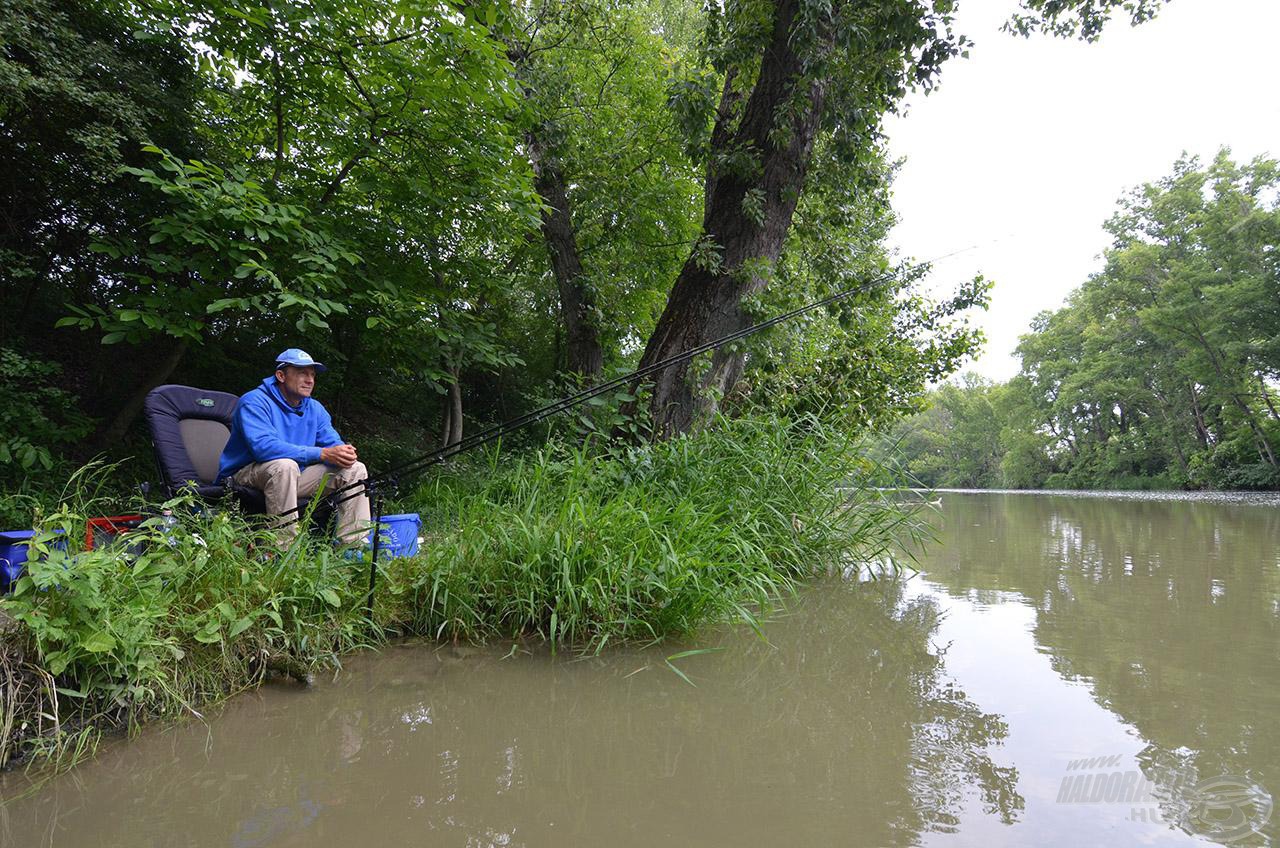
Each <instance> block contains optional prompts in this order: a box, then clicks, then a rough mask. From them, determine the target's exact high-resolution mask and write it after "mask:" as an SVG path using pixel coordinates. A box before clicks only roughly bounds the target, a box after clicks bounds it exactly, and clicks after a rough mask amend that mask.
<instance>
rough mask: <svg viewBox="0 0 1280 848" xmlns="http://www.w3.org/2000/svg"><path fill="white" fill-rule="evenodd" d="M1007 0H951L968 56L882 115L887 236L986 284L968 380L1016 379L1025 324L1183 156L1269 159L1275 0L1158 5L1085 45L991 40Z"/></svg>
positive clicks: (1080, 273)
mask: <svg viewBox="0 0 1280 848" xmlns="http://www.w3.org/2000/svg"><path fill="white" fill-rule="evenodd" d="M1015 6H1016V2H1015V0H961V2H960V9H959V12H958V23H959V27H958V28H959V30H960V32H962V33H964V34H965V35H967V36H968V37H969V38H970V39H971V40H973V41H974V42H975V45H974V47H973V49H972V51H971V52H970V55H969V58H968V59H955V60H953V61H952V62H951V63H950V64H949V65H947V66H945V67H944V68H943V71H942V85H941V87H940V88H939V89H938V90H937V91H935V92H934V93H933V94H932V95H930V96H928V97H923V96H915V97H912V98H911V107H910V109H909V110H908V112H907V114H906V115H905V117H895V118H891V119H890V120H889V122H888V127H887V129H888V134H889V138H890V145H889V147H890V150H891V151H892V153H893V155H894V156H895V157H906V163H905V165H904V166H903V169H902V171H901V173H900V175H899V177H898V180H897V183H896V185H895V190H894V201H893V202H894V207H895V209H896V210H897V212H898V215H899V217H900V219H901V222H900V223H899V225H898V226H897V227H896V228H895V229H894V231H893V234H892V242H893V243H894V244H895V245H896V246H897V247H898V248H899V249H900V251H901V253H902V255H903V256H905V257H913V258H915V259H918V260H926V259H931V258H934V257H937V256H940V255H943V254H947V253H950V252H952V251H956V250H963V249H965V248H969V247H970V246H972V245H977V247H975V248H973V249H971V250H966V251H965V252H964V253H963V254H961V255H958V256H955V257H952V258H950V259H946V260H944V261H941V262H939V263H937V265H936V267H935V269H934V273H933V282H934V284H935V285H937V286H939V287H940V288H950V287H952V285H953V284H954V283H955V282H957V281H959V280H962V279H965V278H968V277H972V276H973V275H974V274H975V273H978V272H981V273H982V274H984V275H985V276H986V277H987V278H988V279H991V280H994V281H995V283H996V286H995V289H994V290H993V291H992V304H991V309H990V311H989V312H986V313H981V312H979V313H976V315H975V318H976V322H977V324H978V325H979V326H981V327H982V328H983V329H984V331H985V332H986V334H987V344H986V348H985V350H984V352H983V354H982V355H981V356H980V357H979V358H978V360H977V361H976V362H975V363H973V364H972V366H971V370H974V371H977V372H978V373H980V374H982V375H984V376H987V377H990V378H992V379H996V380H1004V379H1008V378H1009V377H1011V376H1013V375H1014V374H1016V373H1017V370H1018V360H1017V358H1016V357H1015V356H1014V355H1013V349H1014V347H1015V346H1016V345H1017V343H1018V336H1020V335H1021V334H1023V333H1025V332H1026V331H1027V329H1028V327H1029V324H1030V321H1031V318H1032V317H1033V316H1034V315H1035V314H1036V313H1037V312H1039V311H1041V310H1043V309H1052V308H1056V307H1057V306H1059V305H1061V304H1062V301H1063V298H1065V297H1066V295H1067V293H1068V292H1070V291H1071V289H1073V288H1076V287H1077V286H1079V285H1080V284H1081V283H1083V282H1084V281H1085V279H1086V278H1087V277H1088V275H1089V273H1090V272H1092V271H1095V270H1097V269H1099V268H1100V267H1101V259H1100V254H1101V252H1102V250H1103V249H1104V248H1105V247H1107V246H1108V244H1109V238H1108V236H1107V234H1106V233H1105V232H1103V230H1102V224H1103V222H1104V221H1105V220H1106V219H1107V218H1109V217H1110V216H1111V214H1112V212H1113V211H1114V210H1115V202H1116V200H1117V199H1118V198H1119V197H1120V196H1121V195H1123V194H1124V193H1125V192H1126V191H1127V190H1128V189H1129V188H1131V187H1133V186H1136V185H1138V184H1141V183H1143V182H1148V181H1152V180H1155V179H1159V178H1160V177H1162V176H1165V175H1167V174H1168V173H1170V172H1171V171H1172V166H1173V162H1174V161H1175V160H1176V159H1177V158H1178V156H1179V155H1180V154H1181V153H1182V151H1184V150H1185V151H1188V152H1190V153H1195V154H1199V155H1200V156H1201V158H1202V159H1205V160H1207V159H1210V158H1212V156H1213V155H1214V154H1215V153H1216V152H1217V150H1218V148H1219V147H1220V146H1224V145H1225V146H1228V147H1230V148H1231V149H1232V153H1233V155H1234V157H1235V158H1236V159H1237V160H1241V159H1249V158H1252V157H1253V156H1255V155H1258V154H1267V155H1270V156H1276V155H1280V94H1278V93H1277V88H1276V84H1277V82H1278V81H1280V74H1277V55H1278V52H1280V51H1278V49H1277V46H1276V44H1277V37H1278V36H1280V0H1172V2H1171V3H1170V4H1169V5H1168V6H1167V7H1165V8H1164V10H1163V11H1162V12H1161V13H1160V16H1159V17H1158V18H1156V20H1154V21H1151V22H1149V23H1147V24H1144V25H1142V26H1140V27H1136V28H1131V27H1130V26H1129V25H1128V22H1127V21H1122V20H1115V21H1113V22H1112V26H1111V27H1109V28H1108V29H1107V30H1106V31H1104V32H1103V34H1102V38H1101V39H1100V40H1099V41H1098V42H1097V43H1095V44H1084V43H1080V42H1069V41H1063V40H1060V39H1054V38H1049V37H1047V36H1043V35H1041V36H1033V37H1032V38H1030V39H1023V38H1019V37H1015V36H1012V35H1008V34H1006V33H1002V32H1000V24H1001V23H1002V22H1003V21H1004V20H1005V19H1006V18H1007V17H1008V15H1009V14H1010V13H1011V12H1012V11H1013V9H1014V8H1015Z"/></svg>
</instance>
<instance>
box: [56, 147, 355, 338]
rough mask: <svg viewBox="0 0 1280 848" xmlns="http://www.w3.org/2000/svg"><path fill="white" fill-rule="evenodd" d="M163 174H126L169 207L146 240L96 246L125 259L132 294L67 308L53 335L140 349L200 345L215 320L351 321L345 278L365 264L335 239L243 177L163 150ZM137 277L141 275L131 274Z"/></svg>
mask: <svg viewBox="0 0 1280 848" xmlns="http://www.w3.org/2000/svg"><path fill="white" fill-rule="evenodd" d="M144 149H145V150H146V151H147V152H148V153H152V154H154V155H156V156H158V157H159V158H160V170H159V172H157V171H156V170H153V169H150V168H125V171H126V172H128V173H130V174H133V175H134V176H136V177H137V178H138V179H139V180H140V181H141V182H142V183H143V184H144V185H147V186H150V187H153V188H155V189H156V190H157V191H158V192H159V193H160V194H161V195H162V196H164V197H165V198H166V200H167V202H168V203H169V204H170V208H169V211H167V212H166V213H165V214H163V215H160V216H159V217H156V218H154V219H152V220H151V221H150V222H149V224H148V227H147V231H145V232H143V233H141V234H140V236H145V237H146V238H145V240H143V239H142V238H139V240H138V241H137V242H135V243H130V241H129V240H127V239H125V238H118V239H113V240H110V241H105V242H99V243H96V244H94V245H93V247H94V249H95V250H97V251H99V252H101V253H104V254H107V255H108V256H110V257H112V258H113V259H116V260H121V268H122V269H124V270H122V272H121V276H122V277H123V278H124V279H126V280H128V281H130V282H131V283H132V286H128V287H126V286H125V285H119V286H116V287H114V288H115V291H113V297H112V299H111V301H110V302H109V303H108V304H107V305H106V306H99V305H97V304H89V305H88V306H84V307H79V306H72V307H70V309H71V311H72V312H73V313H74V315H73V316H70V317H66V318H63V319H61V320H59V321H58V322H57V324H56V325H55V326H59V327H63V326H75V327H79V328H80V329H90V328H93V327H97V328H99V329H100V330H102V331H103V332H104V335H103V336H102V343H103V344H115V343H117V342H120V341H125V342H129V343H133V344H137V343H139V342H143V341H146V340H148V339H149V338H151V337H153V336H157V335H167V336H171V337H173V338H175V339H182V340H186V341H188V342H195V343H197V344H199V343H201V342H203V340H204V337H205V330H206V327H207V325H208V322H209V321H210V320H211V319H210V317H209V316H211V315H215V314H218V313H223V312H231V317H233V318H241V317H242V316H261V315H276V316H279V317H280V318H282V319H285V320H287V319H288V318H291V317H294V316H296V318H295V320H294V322H293V323H294V325H295V326H296V327H297V328H298V330H299V331H305V330H308V329H326V328H328V327H329V321H328V319H329V318H330V317H331V316H332V315H334V314H343V315H345V314H347V312H348V307H347V305H346V303H344V302H343V301H342V300H340V299H339V298H342V297H343V296H344V295H345V294H346V293H347V288H348V287H347V285H346V282H345V280H344V278H343V272H344V271H346V272H348V273H350V269H351V267H352V266H356V265H358V264H359V262H360V258H359V257H358V256H356V255H355V254H354V253H352V252H351V251H350V250H349V249H348V248H347V247H346V246H344V245H343V244H342V243H340V242H338V241H336V240H335V239H333V238H332V237H331V236H330V235H329V234H328V233H327V232H325V231H324V230H323V229H319V228H318V227H317V222H316V221H314V220H312V219H311V218H310V217H309V213H308V212H307V210H306V209H304V208H302V207H300V206H292V205H288V204H282V203H276V202H273V201H272V200H271V199H270V198H269V197H268V196H267V193H266V191H265V190H264V189H263V187H262V186H261V185H260V184H259V183H257V182H255V181H254V180H252V179H250V178H249V176H248V175H247V173H246V172H245V171H244V170H243V169H235V170H231V171H227V170H224V169H222V168H220V167H218V166H216V165H212V164H209V163H206V162H200V161H197V160H192V161H189V162H183V161H182V160H180V159H178V158H177V157H175V156H173V155H172V154H171V153H168V152H167V151H163V150H160V149H159V148H156V147H150V146H148V147H146V148H144ZM133 269H136V270H133Z"/></svg>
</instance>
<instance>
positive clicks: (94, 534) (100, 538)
mask: <svg viewBox="0 0 1280 848" xmlns="http://www.w3.org/2000/svg"><path fill="white" fill-rule="evenodd" d="M142 520H143V519H142V516H141V515H109V516H105V517H102V518H90V519H89V520H88V521H87V522H85V528H84V548H85V550H87V551H91V550H93V549H94V548H96V547H98V546H99V545H109V544H111V543H112V542H114V541H115V540H116V539H117V538H119V537H120V536H123V535H124V534H125V533H128V532H129V531H130V530H134V529H136V528H137V526H138V525H139V524H141V523H142Z"/></svg>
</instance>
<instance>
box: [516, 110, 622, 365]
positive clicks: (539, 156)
mask: <svg viewBox="0 0 1280 848" xmlns="http://www.w3.org/2000/svg"><path fill="white" fill-rule="evenodd" d="M525 140H526V143H527V146H528V150H529V162H530V164H531V165H532V166H533V177H534V179H533V184H534V187H535V188H536V189H537V191H538V194H539V195H540V196H541V197H542V202H543V203H544V204H545V208H544V209H543V210H542V236H543V239H544V240H545V241H546V244H547V253H548V254H550V256H551V272H552V274H553V275H554V276H555V279H556V288H557V289H558V290H559V292H560V317H561V320H562V321H563V322H564V329H565V335H566V336H567V337H568V339H567V340H568V351H567V352H568V361H567V363H566V366H567V370H568V371H570V372H572V373H574V374H577V375H579V376H580V377H581V378H582V379H583V381H584V382H585V383H590V382H593V381H594V380H595V379H596V378H598V377H599V376H600V374H601V372H602V371H604V349H603V347H602V346H601V344H600V329H599V326H598V321H597V319H596V315H597V313H596V307H595V299H594V297H593V296H592V294H591V291H590V290H589V289H588V288H587V286H586V285H585V276H584V274H583V268H582V256H581V254H580V253H579V251H578V239H577V236H576V235H575V234H574V230H573V214H572V213H573V210H572V207H571V206H570V203H569V193H568V191H567V190H566V188H565V180H564V174H563V172H562V171H561V170H560V166H559V165H558V164H557V163H556V162H555V161H554V158H553V157H552V156H551V155H550V154H549V153H548V151H547V149H546V146H545V145H544V144H543V142H542V140H541V139H540V138H539V137H538V135H537V133H536V132H529V133H527V134H526V136H525Z"/></svg>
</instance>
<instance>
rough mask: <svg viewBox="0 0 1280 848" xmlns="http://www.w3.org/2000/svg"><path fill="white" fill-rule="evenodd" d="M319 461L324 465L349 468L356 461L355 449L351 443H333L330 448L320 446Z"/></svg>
mask: <svg viewBox="0 0 1280 848" xmlns="http://www.w3.org/2000/svg"><path fill="white" fill-rule="evenodd" d="M320 461H321V462H323V463H324V464H325V465H336V466H338V467H339V468H350V467H351V466H353V465H355V463H356V449H355V448H354V447H353V446H351V445H334V446H333V447H331V448H320Z"/></svg>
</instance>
